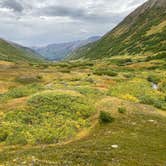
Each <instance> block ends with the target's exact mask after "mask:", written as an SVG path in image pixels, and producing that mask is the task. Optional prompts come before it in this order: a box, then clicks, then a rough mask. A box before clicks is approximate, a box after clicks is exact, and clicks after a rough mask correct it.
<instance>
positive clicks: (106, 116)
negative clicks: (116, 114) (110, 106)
mask: <svg viewBox="0 0 166 166" xmlns="http://www.w3.org/2000/svg"><path fill="white" fill-rule="evenodd" d="M113 120H114V118H113V117H112V116H111V114H110V113H109V112H105V111H101V112H100V116H99V121H100V122H101V123H111V122H113Z"/></svg>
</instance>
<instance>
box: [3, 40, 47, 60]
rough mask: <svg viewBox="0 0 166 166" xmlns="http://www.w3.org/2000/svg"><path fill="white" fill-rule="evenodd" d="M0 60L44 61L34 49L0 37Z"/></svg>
mask: <svg viewBox="0 0 166 166" xmlns="http://www.w3.org/2000/svg"><path fill="white" fill-rule="evenodd" d="M0 60H4V61H11V62H19V61H23V62H42V61H44V59H43V58H42V57H41V56H40V55H39V54H38V53H36V52H35V51H33V50H31V49H29V48H27V47H23V46H21V45H19V44H16V43H13V42H10V41H7V40H4V39H0Z"/></svg>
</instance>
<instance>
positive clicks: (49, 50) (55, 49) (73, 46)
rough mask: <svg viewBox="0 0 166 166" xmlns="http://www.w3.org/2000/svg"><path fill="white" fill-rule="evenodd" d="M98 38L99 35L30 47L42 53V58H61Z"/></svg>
mask: <svg viewBox="0 0 166 166" xmlns="http://www.w3.org/2000/svg"><path fill="white" fill-rule="evenodd" d="M99 39H100V36H93V37H90V38H88V39H85V40H78V41H72V42H64V43H55V44H49V45H47V46H42V47H32V49H34V50H35V51H36V52H37V53H39V54H40V55H42V56H43V57H44V58H46V59H48V60H57V61H58V60H62V59H64V58H66V57H67V56H68V55H70V54H71V53H72V52H73V51H75V50H77V49H78V48H80V47H82V46H84V45H86V44H89V43H92V42H95V41H97V40H99Z"/></svg>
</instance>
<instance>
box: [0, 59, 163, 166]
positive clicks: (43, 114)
mask: <svg viewBox="0 0 166 166" xmlns="http://www.w3.org/2000/svg"><path fill="white" fill-rule="evenodd" d="M165 75H166V71H165V60H164V59H154V58H153V59H147V58H144V57H139V58H138V57H133V58H132V59H131V57H128V56H124V57H123V59H121V58H119V57H114V58H112V59H105V60H102V61H100V62H99V61H91V62H89V61H75V62H72V61H71V62H61V63H54V64H48V65H47V64H45V65H44V64H43V65H28V64H19V65H18V64H15V63H12V62H10V63H7V62H5V61H1V62H0V131H1V132H0V165H13V166H15V165H16V166H17V165H42V166H45V165H60V166H63V165H64V166H66V165H69V166H70V165H71V166H75V165H81V166H84V165H85V166H86V165H89V166H125V165H126V166H127V165H132V166H142V165H144V166H152V165H154V166H163V165H164V164H165V162H166V160H165V159H166V153H165V151H166V148H165V145H166V135H165V132H166V113H165V109H166V99H165V97H166V79H165V78H166V77H165ZM153 84H155V85H157V89H154V88H153ZM101 111H102V112H108V113H109V115H110V117H111V118H112V119H113V121H111V122H110V123H104V122H101V120H100V112H101Z"/></svg>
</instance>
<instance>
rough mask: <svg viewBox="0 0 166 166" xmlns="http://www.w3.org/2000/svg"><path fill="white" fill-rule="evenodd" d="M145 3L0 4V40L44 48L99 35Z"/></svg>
mask: <svg viewBox="0 0 166 166" xmlns="http://www.w3.org/2000/svg"><path fill="white" fill-rule="evenodd" d="M145 1H146V0H116V1H115V0H0V37H3V38H5V39H8V40H11V41H15V42H19V43H20V44H23V45H43V44H44V45H45V44H48V43H54V42H56V43H58V42H64V41H72V40H79V39H84V38H87V37H89V36H94V35H103V34H104V33H106V32H107V31H110V30H111V29H112V28H113V27H115V26H116V25H117V24H118V23H119V22H120V21H121V20H122V19H123V18H124V17H125V16H126V15H128V14H129V13H130V12H131V11H132V10H134V9H135V8H136V7H137V6H138V5H140V4H141V3H143V2H145ZM2 8H8V9H10V10H9V11H8V10H3V9H2ZM40 16H41V17H40ZM42 16H43V17H42ZM57 16H58V17H60V18H57ZM16 34H17V35H16Z"/></svg>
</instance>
